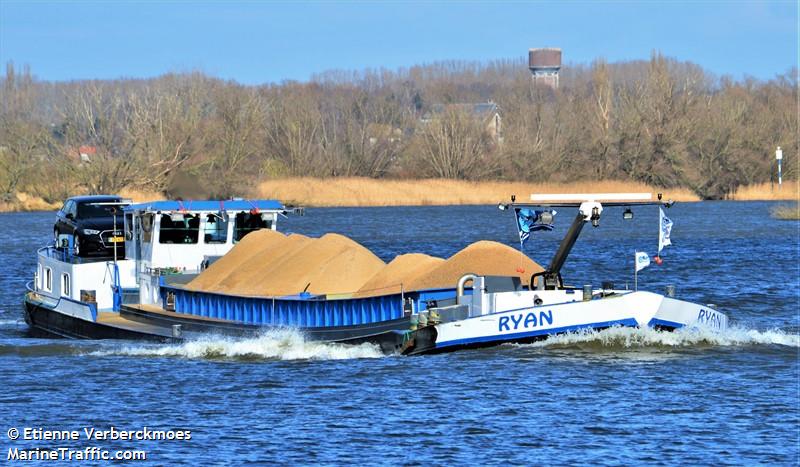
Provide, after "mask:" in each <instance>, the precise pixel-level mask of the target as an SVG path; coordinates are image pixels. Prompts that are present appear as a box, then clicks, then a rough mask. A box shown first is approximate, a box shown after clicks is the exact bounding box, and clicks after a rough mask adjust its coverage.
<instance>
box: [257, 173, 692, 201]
mask: <svg viewBox="0 0 800 467" xmlns="http://www.w3.org/2000/svg"><path fill="white" fill-rule="evenodd" d="M601 192H615V193H616V192H637V193H639V192H650V193H653V194H654V195H655V194H656V193H664V198H665V199H673V200H675V201H699V198H698V197H697V195H695V194H694V193H692V192H691V191H690V190H688V189H682V188H681V189H669V190H667V189H662V188H655V187H651V186H648V185H645V184H643V183H638V182H625V181H613V180H604V181H597V182H574V183H525V182H468V181H462V180H443V179H422V180H385V179H370V178H358V177H349V178H325V179H322V178H310V177H304V178H285V179H278V180H269V181H265V182H263V183H261V184H259V185H258V188H257V192H256V194H257V195H258V196H260V197H265V198H275V199H279V200H281V201H283V202H285V203H294V204H302V205H305V206H317V207H330V206H428V205H454V204H495V203H498V202H501V201H508V200H509V199H510V197H511V195H514V194H515V195H517V199H518V200H519V201H525V200H527V199H528V197H529V196H530V194H531V193H601Z"/></svg>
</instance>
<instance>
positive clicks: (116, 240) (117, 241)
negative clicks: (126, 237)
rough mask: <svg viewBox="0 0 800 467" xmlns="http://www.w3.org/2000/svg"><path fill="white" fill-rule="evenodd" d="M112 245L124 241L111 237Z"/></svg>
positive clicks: (120, 238)
mask: <svg viewBox="0 0 800 467" xmlns="http://www.w3.org/2000/svg"><path fill="white" fill-rule="evenodd" d="M110 240H111V243H120V242H122V241H123V239H122V237H111V239H110Z"/></svg>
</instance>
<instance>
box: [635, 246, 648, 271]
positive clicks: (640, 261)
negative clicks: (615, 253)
mask: <svg viewBox="0 0 800 467" xmlns="http://www.w3.org/2000/svg"><path fill="white" fill-rule="evenodd" d="M635 261H636V272H639V271H641V270H642V269H644V268H646V267H647V266H650V256H649V255H648V254H647V253H645V252H643V251H637V252H636V259H635Z"/></svg>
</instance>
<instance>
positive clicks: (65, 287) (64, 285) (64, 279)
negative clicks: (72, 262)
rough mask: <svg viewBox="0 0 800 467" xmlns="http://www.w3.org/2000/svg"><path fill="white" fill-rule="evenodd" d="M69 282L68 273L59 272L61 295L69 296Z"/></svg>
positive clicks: (70, 292)
mask: <svg viewBox="0 0 800 467" xmlns="http://www.w3.org/2000/svg"><path fill="white" fill-rule="evenodd" d="M70 286H71V284H70V283H69V274H67V273H66V272H65V273H63V274H61V295H63V296H65V297H69V296H70V295H71V294H72V291H71V290H70Z"/></svg>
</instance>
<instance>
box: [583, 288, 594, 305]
mask: <svg viewBox="0 0 800 467" xmlns="http://www.w3.org/2000/svg"><path fill="white" fill-rule="evenodd" d="M591 299H592V284H586V285H584V286H583V301H584V302H588V301H589V300H591Z"/></svg>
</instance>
